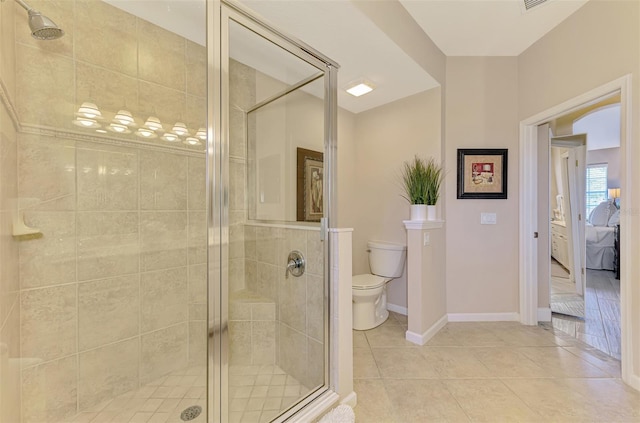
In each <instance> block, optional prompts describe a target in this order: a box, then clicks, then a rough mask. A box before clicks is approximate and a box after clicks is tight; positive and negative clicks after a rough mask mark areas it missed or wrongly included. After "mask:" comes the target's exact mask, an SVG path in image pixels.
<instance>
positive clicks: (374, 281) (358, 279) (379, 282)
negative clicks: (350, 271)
mask: <svg viewBox="0 0 640 423" xmlns="http://www.w3.org/2000/svg"><path fill="white" fill-rule="evenodd" d="M388 281H389V279H388V278H384V277H382V276H377V275H372V274H371V273H366V274H363V275H355V276H354V277H353V280H352V282H351V287H352V288H353V289H360V290H365V289H376V288H380V287H382V286H384V284H386V283H387V282H388Z"/></svg>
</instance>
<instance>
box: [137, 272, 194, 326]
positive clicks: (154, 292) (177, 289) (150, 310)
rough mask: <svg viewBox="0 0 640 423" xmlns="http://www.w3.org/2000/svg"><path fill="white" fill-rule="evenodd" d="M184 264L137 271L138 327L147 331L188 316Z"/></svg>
mask: <svg viewBox="0 0 640 423" xmlns="http://www.w3.org/2000/svg"><path fill="white" fill-rule="evenodd" d="M187 298H188V291H187V267H178V268H175V269H167V270H162V271H158V272H147V273H142V274H141V275H140V301H141V305H140V330H141V332H149V331H152V330H156V329H161V328H164V327H167V326H170V325H175V324H176V323H182V322H185V321H187V320H188V318H189V317H188V316H189V309H188V302H187Z"/></svg>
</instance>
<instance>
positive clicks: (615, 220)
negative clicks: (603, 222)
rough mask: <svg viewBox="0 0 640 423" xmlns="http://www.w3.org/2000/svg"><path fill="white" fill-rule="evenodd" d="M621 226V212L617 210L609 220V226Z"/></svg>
mask: <svg viewBox="0 0 640 423" xmlns="http://www.w3.org/2000/svg"><path fill="white" fill-rule="evenodd" d="M619 224H620V210H616V211H614V212H613V214H612V215H611V217H610V218H609V222H608V223H607V226H616V225H619Z"/></svg>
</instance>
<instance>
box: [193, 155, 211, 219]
mask: <svg viewBox="0 0 640 423" xmlns="http://www.w3.org/2000/svg"><path fill="white" fill-rule="evenodd" d="M206 165H207V164H206V162H205V159H204V157H189V159H188V166H189V202H188V204H189V210H190V211H193V210H205V209H206V205H207V201H206V200H207V195H206V188H207V187H206V176H207V175H206Z"/></svg>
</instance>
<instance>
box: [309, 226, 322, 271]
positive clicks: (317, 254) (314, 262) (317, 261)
mask: <svg viewBox="0 0 640 423" xmlns="http://www.w3.org/2000/svg"><path fill="white" fill-rule="evenodd" d="M306 259H307V272H308V273H309V274H312V275H323V274H324V244H323V243H322V242H321V241H320V236H319V235H318V233H316V232H311V231H309V232H307V255H306Z"/></svg>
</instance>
